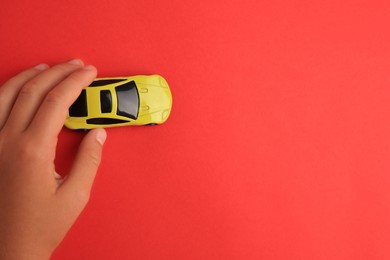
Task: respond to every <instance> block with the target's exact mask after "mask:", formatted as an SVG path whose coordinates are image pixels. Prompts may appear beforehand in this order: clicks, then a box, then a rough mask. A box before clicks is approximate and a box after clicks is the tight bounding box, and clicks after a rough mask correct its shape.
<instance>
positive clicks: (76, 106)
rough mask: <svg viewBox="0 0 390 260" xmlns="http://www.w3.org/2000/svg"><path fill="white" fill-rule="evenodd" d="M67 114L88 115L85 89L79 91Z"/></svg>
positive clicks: (75, 115) (74, 115)
mask: <svg viewBox="0 0 390 260" xmlns="http://www.w3.org/2000/svg"><path fill="white" fill-rule="evenodd" d="M69 116H73V117H85V116H88V108H87V92H86V91H85V89H83V90H82V91H81V94H80V96H79V97H78V98H77V99H76V101H75V102H74V103H73V104H72V105H71V106H70V108H69Z"/></svg>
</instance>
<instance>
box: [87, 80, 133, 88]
mask: <svg viewBox="0 0 390 260" xmlns="http://www.w3.org/2000/svg"><path fill="white" fill-rule="evenodd" d="M125 80H126V79H97V80H94V81H93V82H92V83H91V84H89V86H88V87H100V86H105V85H109V84H114V83H118V82H121V81H125Z"/></svg>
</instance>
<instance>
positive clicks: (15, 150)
mask: <svg viewBox="0 0 390 260" xmlns="http://www.w3.org/2000/svg"><path fill="white" fill-rule="evenodd" d="M95 77H96V69H95V68H94V67H93V66H86V67H84V65H83V63H82V61H80V60H73V61H70V62H68V63H63V64H59V65H55V66H53V67H51V68H48V66H46V65H39V66H37V67H35V68H32V69H29V70H26V71H24V72H22V73H20V74H19V75H17V76H15V77H14V78H12V79H10V80H9V81H8V82H6V83H5V84H4V85H3V86H2V87H0V259H48V258H49V257H50V255H51V253H52V252H53V250H54V249H55V247H56V246H57V245H58V244H59V243H60V242H61V240H62V239H63V238H64V236H65V234H66V233H67V231H68V230H69V228H70V227H71V226H72V224H73V222H74V221H75V220H76V218H77V217H78V216H79V214H80V213H81V211H82V210H83V208H84V206H85V205H86V203H87V201H88V198H89V194H90V189H91V186H92V183H93V180H94V178H95V174H96V171H97V168H98V166H99V163H100V157H101V150H102V144H103V143H104V141H105V138H106V132H105V131H104V130H103V129H95V130H92V131H90V132H89V133H88V134H87V135H86V136H85V138H84V140H83V142H82V143H81V145H80V148H79V152H78V155H77V157H76V159H75V161H74V162H73V166H72V168H71V171H70V173H69V175H68V176H67V178H66V179H65V180H62V179H61V178H60V176H59V175H58V174H57V173H56V171H55V166H54V157H55V150H56V145H57V136H58V134H59V132H60V130H61V128H62V126H63V124H64V121H65V118H66V116H67V112H68V108H69V106H70V105H71V104H72V103H73V102H74V101H75V100H76V98H77V97H78V96H79V94H80V92H81V90H82V89H83V88H84V87H85V86H88V85H89V84H90V83H91V82H92V81H93V80H94V78H95Z"/></svg>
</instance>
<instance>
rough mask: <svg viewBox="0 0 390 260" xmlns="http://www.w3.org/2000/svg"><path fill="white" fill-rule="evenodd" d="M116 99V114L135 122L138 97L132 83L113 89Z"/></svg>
mask: <svg viewBox="0 0 390 260" xmlns="http://www.w3.org/2000/svg"><path fill="white" fill-rule="evenodd" d="M115 91H116V95H117V97H118V111H117V114H118V115H120V116H125V117H128V118H131V119H134V120H136V119H137V118H138V109H139V96H138V90H137V86H136V84H135V82H134V81H130V82H127V83H125V84H123V85H120V86H118V87H116V88H115Z"/></svg>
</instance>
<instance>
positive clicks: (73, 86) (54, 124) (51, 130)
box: [29, 66, 97, 140]
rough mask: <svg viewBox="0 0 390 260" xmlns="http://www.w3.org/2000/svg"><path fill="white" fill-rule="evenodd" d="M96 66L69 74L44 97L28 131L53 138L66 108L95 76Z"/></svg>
mask: <svg viewBox="0 0 390 260" xmlns="http://www.w3.org/2000/svg"><path fill="white" fill-rule="evenodd" d="M96 73H97V72H96V68H95V67H93V66H86V67H84V68H82V69H79V70H77V71H75V72H73V73H72V74H70V75H69V76H68V77H67V78H66V79H64V80H63V81H62V82H61V83H60V84H58V86H56V87H55V88H53V89H52V90H51V91H50V92H49V93H48V94H47V95H46V97H45V99H44V101H43V102H42V105H41V106H40V108H39V109H38V112H37V114H36V115H35V117H34V119H33V121H32V122H31V125H30V127H29V128H30V129H29V131H30V130H31V131H33V132H34V134H35V135H36V137H37V138H38V136H41V137H43V138H45V139H46V140H54V139H56V138H57V136H58V134H59V132H60V131H61V129H62V127H63V125H64V122H65V119H66V117H67V115H68V109H69V107H70V106H71V105H72V104H73V102H74V101H75V100H76V99H77V97H78V96H79V95H80V93H81V90H83V89H84V88H85V87H86V86H88V85H89V84H90V83H91V82H92V81H93V80H94V79H95V77H96Z"/></svg>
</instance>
